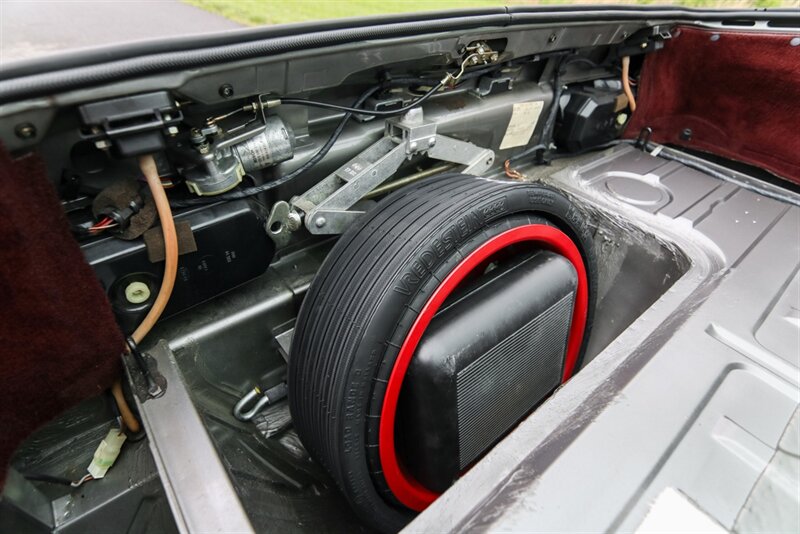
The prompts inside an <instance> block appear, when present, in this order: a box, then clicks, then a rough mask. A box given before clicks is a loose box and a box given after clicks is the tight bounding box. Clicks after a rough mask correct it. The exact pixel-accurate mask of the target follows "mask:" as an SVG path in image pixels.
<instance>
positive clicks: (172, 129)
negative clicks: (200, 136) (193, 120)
mask: <svg viewBox="0 0 800 534" xmlns="http://www.w3.org/2000/svg"><path fill="white" fill-rule="evenodd" d="M167 132H168V133H169V135H171V136H172V137H175V136H176V135H178V127H177V126H170V127H169V128H167Z"/></svg>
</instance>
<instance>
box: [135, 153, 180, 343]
mask: <svg viewBox="0 0 800 534" xmlns="http://www.w3.org/2000/svg"><path fill="white" fill-rule="evenodd" d="M139 167H140V168H141V170H142V174H144V177H145V178H146V179H147V185H148V187H150V193H151V195H152V197H153V201H154V202H155V204H156V210H157V211H158V218H159V221H160V222H161V230H162V232H163V233H164V250H165V252H166V262H165V265H164V277H163V278H162V280H161V289H159V291H158V296H157V297H156V300H155V302H154V303H153V306H152V307H151V308H150V311H148V312H147V315H146V316H145V318H144V320H142V322H141V324H140V325H139V326H138V327H137V328H136V330H134V332H133V334H131V338H132V339H133V341H134V343H136V344H137V345H138V344H139V343H141V341H142V339H144V337H145V336H146V335H147V333H148V332H150V330H151V329H152V328H153V325H155V324H156V321H158V318H159V317H161V314H162V313H163V312H164V308H166V306H167V302H168V301H169V297H170V295H172V288H173V287H175V275H176V274H177V272H178V236H177V234H176V233H175V221H174V220H173V219H172V210H170V207H169V200H168V199H167V194H166V193H165V192H164V186H163V185H162V183H161V178H160V177H159V175H158V167H157V166H156V162H155V160H154V159H153V156H151V155H147V156H141V157H140V158H139Z"/></svg>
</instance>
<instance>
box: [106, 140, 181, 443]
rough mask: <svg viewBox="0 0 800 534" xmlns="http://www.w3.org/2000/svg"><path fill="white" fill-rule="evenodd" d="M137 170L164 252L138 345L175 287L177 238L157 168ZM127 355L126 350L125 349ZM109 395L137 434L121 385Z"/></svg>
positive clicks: (147, 163) (145, 159)
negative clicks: (147, 191)
mask: <svg viewBox="0 0 800 534" xmlns="http://www.w3.org/2000/svg"><path fill="white" fill-rule="evenodd" d="M139 167H140V168H141V170H142V174H144V177H145V179H146V180H147V185H148V186H149V187H150V193H151V195H152V197H153V201H154V202H155V204H156V211H158V218H159V220H160V222H161V231H162V232H163V233H164V250H165V252H166V261H165V264H164V277H163V278H162V280H161V288H160V289H159V291H158V295H157V296H156V300H155V302H154V303H153V306H152V307H151V308H150V311H148V312H147V315H146V316H145V318H144V320H142V322H141V324H139V326H138V327H137V328H136V330H134V332H133V334H131V340H132V341H133V342H134V343H135V344H136V345H138V344H139V343H141V341H142V339H144V337H145V336H146V335H147V334H148V333H149V332H150V330H152V328H153V325H155V324H156V321H158V318H159V317H161V314H162V313H163V312H164V308H166V306H167V302H168V301H169V297H170V295H171V294H172V289H173V287H175V275H176V274H177V272H178V236H177V234H176V233H175V221H174V220H173V218H172V210H170V207H169V200H168V199H167V194H166V193H165V192H164V186H163V184H162V183H161V177H159V175H158V167H157V166H156V162H155V160H154V159H153V156H152V155H147V156H141V157H140V158H139ZM128 350H129V352H130V347H129V348H128ZM111 394H112V395H113V396H114V400H115V401H116V403H117V407H118V408H119V412H120V416H121V417H122V421H123V422H124V423H125V426H126V427H128V428H129V429H130V430H131V432H133V433H138V432H139V430H140V429H141V425H140V424H139V421H138V420H137V419H136V416H135V415H134V414H133V412H132V411H131V409H130V406H128V402H127V401H126V400H125V396H124V395H123V392H122V382H121V381H120V380H117V381H116V382H114V385H113V386H111Z"/></svg>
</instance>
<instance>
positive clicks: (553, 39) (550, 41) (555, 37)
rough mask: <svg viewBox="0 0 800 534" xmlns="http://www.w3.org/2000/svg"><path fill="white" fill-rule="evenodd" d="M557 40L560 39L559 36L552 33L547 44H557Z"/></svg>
mask: <svg viewBox="0 0 800 534" xmlns="http://www.w3.org/2000/svg"><path fill="white" fill-rule="evenodd" d="M556 39H558V36H557V35H556V34H554V33H551V34H550V37H548V38H547V42H548V43H555V42H556Z"/></svg>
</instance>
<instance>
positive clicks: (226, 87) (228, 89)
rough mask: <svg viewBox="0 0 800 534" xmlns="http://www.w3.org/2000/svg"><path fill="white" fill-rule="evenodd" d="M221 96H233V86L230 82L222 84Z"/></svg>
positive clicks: (220, 88) (220, 87)
mask: <svg viewBox="0 0 800 534" xmlns="http://www.w3.org/2000/svg"><path fill="white" fill-rule="evenodd" d="M219 96H221V97H222V98H231V97H232V96H233V86H232V85H231V84H229V83H226V84H223V85H220V86H219Z"/></svg>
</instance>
